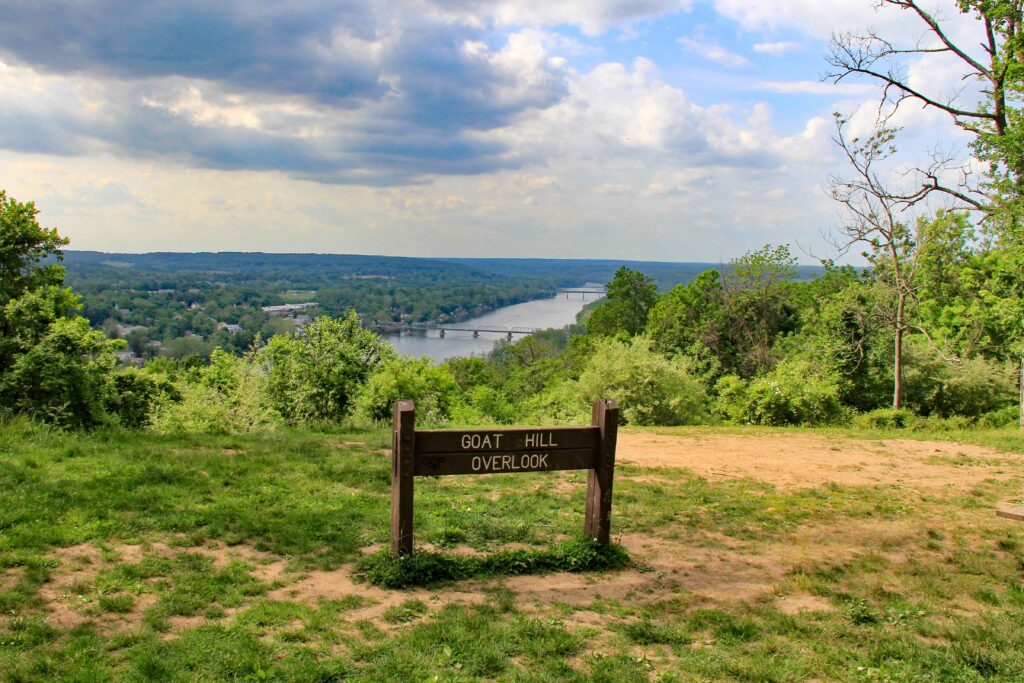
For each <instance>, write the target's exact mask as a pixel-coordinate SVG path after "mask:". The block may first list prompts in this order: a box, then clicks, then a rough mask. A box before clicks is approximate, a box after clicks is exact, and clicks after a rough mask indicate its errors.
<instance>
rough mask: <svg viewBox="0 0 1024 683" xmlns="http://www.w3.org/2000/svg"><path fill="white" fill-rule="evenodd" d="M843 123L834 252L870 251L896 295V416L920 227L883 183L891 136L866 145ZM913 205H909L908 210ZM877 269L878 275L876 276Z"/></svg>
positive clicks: (839, 121) (839, 126)
mask: <svg viewBox="0 0 1024 683" xmlns="http://www.w3.org/2000/svg"><path fill="white" fill-rule="evenodd" d="M846 124H847V121H846V120H845V119H844V118H843V117H841V116H839V115H836V131H837V132H836V137H835V141H836V143H837V144H838V145H839V147H840V148H841V149H842V150H843V152H844V153H845V155H846V159H847V161H848V162H849V164H850V167H851V168H852V169H853V171H854V173H853V175H852V177H849V178H842V177H838V176H834V177H832V178H831V179H830V182H829V192H830V194H831V196H832V198H833V199H835V200H836V201H837V202H839V203H840V204H841V205H842V206H843V208H844V209H845V213H846V216H845V220H844V222H843V223H842V224H841V225H840V226H839V229H838V235H837V239H836V241H835V247H836V248H837V249H838V250H839V251H840V252H842V253H845V252H846V251H848V250H849V249H850V248H852V247H853V246H854V245H857V244H862V245H866V246H867V247H868V250H867V251H865V252H864V256H865V257H867V258H868V259H870V260H871V261H872V264H873V265H874V266H875V268H876V271H877V272H878V277H882V278H884V279H885V280H887V281H888V282H889V284H890V285H891V286H892V288H893V292H894V293H895V309H894V311H893V313H892V319H891V321H890V328H891V329H892V332H893V389H892V407H893V409H894V410H898V409H899V408H900V407H901V406H902V400H903V336H904V334H905V333H906V332H907V329H908V324H907V304H908V302H910V301H911V299H912V296H913V294H914V288H915V277H916V274H917V265H918V261H917V257H918V254H919V253H920V250H919V249H918V247H919V246H920V242H921V239H920V238H921V235H920V232H919V231H918V230H917V226H918V223H917V222H916V221H915V222H914V223H913V228H912V227H911V226H908V224H907V215H906V214H905V213H904V211H905V210H906V209H907V208H908V206H909V205H908V201H907V200H905V199H901V198H900V197H899V196H898V193H897V192H895V191H894V190H893V189H892V187H891V185H890V184H889V183H888V181H887V180H886V176H887V171H888V169H887V168H886V167H885V161H886V160H887V159H888V158H889V157H890V156H892V155H893V154H894V153H895V151H896V147H895V145H893V137H894V136H895V131H894V130H893V129H891V128H882V129H879V130H877V131H875V132H874V133H873V134H872V135H870V136H869V137H868V138H867V139H866V140H860V139H859V138H848V137H847V135H846V132H845V130H846ZM910 205H912V204H910ZM879 267H880V268H881V270H880V271H879V270H877V269H879Z"/></svg>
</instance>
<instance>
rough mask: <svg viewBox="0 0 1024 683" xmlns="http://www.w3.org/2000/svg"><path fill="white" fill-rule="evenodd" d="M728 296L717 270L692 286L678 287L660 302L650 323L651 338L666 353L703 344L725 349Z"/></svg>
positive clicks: (699, 276) (706, 273)
mask: <svg viewBox="0 0 1024 683" xmlns="http://www.w3.org/2000/svg"><path fill="white" fill-rule="evenodd" d="M724 299H725V292H724V290H723V289H722V278H721V275H720V274H719V272H718V271H717V270H705V271H704V272H703V273H701V274H700V275H698V276H697V279H696V280H694V281H693V282H691V283H690V284H688V285H676V286H675V287H674V288H672V289H671V290H670V291H669V292H667V293H666V294H664V295H663V296H662V297H661V298H659V299H658V301H657V303H656V304H655V305H654V307H653V308H652V309H651V312H650V315H649V317H648V320H647V334H648V335H649V336H650V337H651V339H652V340H653V341H654V345H655V348H657V349H658V350H659V351H662V352H669V351H685V350H688V349H691V348H692V347H693V346H694V345H696V344H700V345H702V346H703V347H704V348H709V349H717V348H719V347H720V346H721V339H722V335H723V333H724V329H723V319H722V307H723V305H724Z"/></svg>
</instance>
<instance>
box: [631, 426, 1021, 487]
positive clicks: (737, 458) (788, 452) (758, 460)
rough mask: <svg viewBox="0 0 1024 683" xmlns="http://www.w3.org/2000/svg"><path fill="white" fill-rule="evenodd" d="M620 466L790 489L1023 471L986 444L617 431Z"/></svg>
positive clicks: (948, 480) (946, 480)
mask: <svg viewBox="0 0 1024 683" xmlns="http://www.w3.org/2000/svg"><path fill="white" fill-rule="evenodd" d="M616 460H617V461H618V462H624V463H633V464H636V465H640V466H642V467H680V468H686V469H689V470H692V471H693V472H694V473H695V474H697V475H699V476H701V477H705V478H707V479H709V480H712V481H714V480H721V479H728V478H738V477H750V478H752V479H757V480H759V481H764V482H767V483H769V484H773V485H775V486H777V487H779V488H780V489H785V490H791V489H798V488H808V487H815V486H821V485H823V484H828V483H837V484H844V485H848V486H878V485H890V484H894V485H899V486H906V487H908V488H918V489H933V488H941V487H944V486H947V485H954V486H969V485H972V484H975V483H978V482H981V481H984V480H985V479H1008V478H1011V477H1015V476H1021V474H1022V472H1024V454H1020V453H1003V452H1000V451H996V450H995V449H992V448H988V447H985V446H973V445H968V444H957V443H950V442H946V441H914V440H911V439H884V440H858V439H847V438H840V437H837V438H829V437H827V436H823V435H819V434H799V433H794V434H785V433H763V432H761V433H758V434H751V435H745V434H693V435H689V434H686V435H664V434H653V433H650V432H632V431H628V430H625V431H621V432H619V441H618V449H617V455H616Z"/></svg>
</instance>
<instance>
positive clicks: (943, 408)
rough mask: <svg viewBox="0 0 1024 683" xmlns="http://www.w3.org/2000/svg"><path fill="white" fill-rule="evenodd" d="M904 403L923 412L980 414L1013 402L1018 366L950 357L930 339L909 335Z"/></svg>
mask: <svg viewBox="0 0 1024 683" xmlns="http://www.w3.org/2000/svg"><path fill="white" fill-rule="evenodd" d="M905 349H906V351H905V353H906V355H905V358H904V361H905V371H904V375H903V404H904V406H905V407H906V408H909V409H910V410H913V411H914V412H915V413H917V414H919V415H939V416H940V417H950V416H952V415H964V416H968V417H976V416H978V415H982V414H984V413H988V412H991V411H993V410H997V409H999V408H1002V407H1004V406H1006V404H1008V403H1012V402H1013V401H1014V399H1015V398H1016V396H1017V392H1016V369H1015V368H1012V367H1010V366H1007V365H1004V364H1002V363H997V362H995V361H990V360H988V359H986V358H982V357H980V356H979V357H975V358H968V359H964V360H960V361H954V360H948V359H945V358H943V357H942V355H941V354H940V353H939V351H938V350H937V349H936V348H935V347H934V346H933V345H932V344H930V343H929V342H928V341H927V340H926V339H923V338H921V337H908V339H907V344H906V347H905Z"/></svg>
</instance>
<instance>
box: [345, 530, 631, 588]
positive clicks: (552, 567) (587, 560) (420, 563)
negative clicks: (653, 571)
mask: <svg viewBox="0 0 1024 683" xmlns="http://www.w3.org/2000/svg"><path fill="white" fill-rule="evenodd" d="M630 564H631V560H630V558H629V555H628V554H627V553H626V550H625V549H624V548H623V547H622V546H619V545H616V544H614V543H611V544H608V545H602V544H600V543H597V542H596V541H592V540H590V539H579V540H573V541H565V542H564V543H560V544H559V545H556V546H555V547H553V548H551V549H550V550H501V551H498V552H495V553H491V554H489V555H469V556H465V555H452V554H448V553H435V552H425V551H419V552H415V553H413V554H412V555H396V554H395V553H393V552H392V551H390V550H381V551H380V552H377V553H375V554H373V555H367V556H366V557H364V558H363V559H362V560H360V561H359V562H358V563H357V565H356V575H357V576H358V577H359V578H361V579H363V580H365V581H368V582H370V583H372V584H374V585H376V586H380V587H381V588H407V587H409V586H425V585H429V584H433V583H442V582H445V581H459V580H461V579H470V578H480V577H488V576H516V575H519V574H539V573H544V572H586V571H601V570H606V569H621V568H623V567H627V566H629V565H630Z"/></svg>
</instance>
